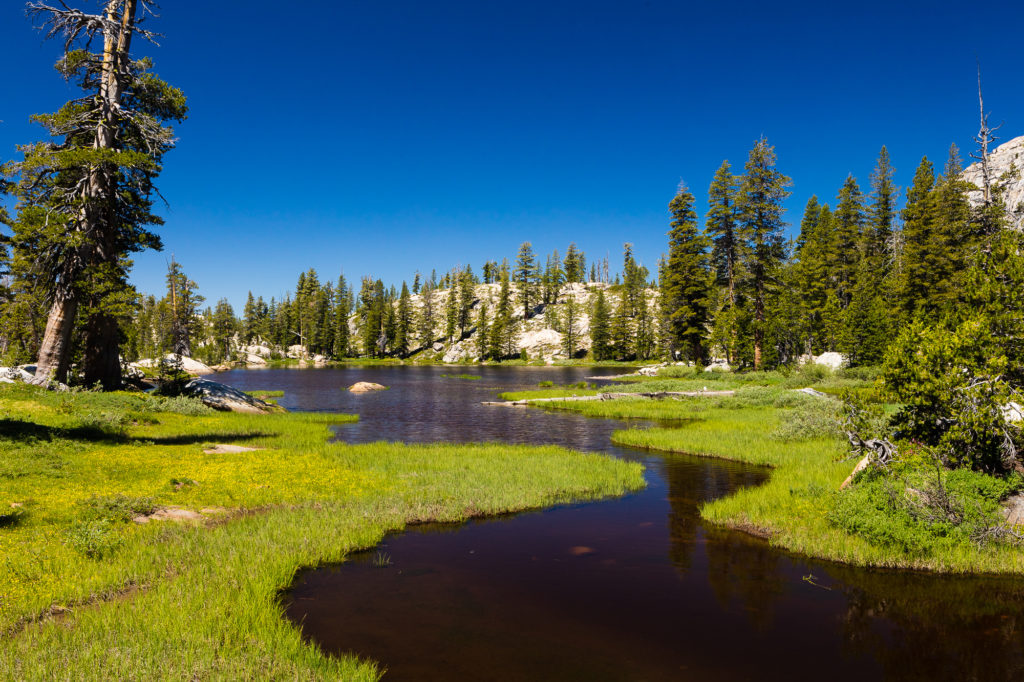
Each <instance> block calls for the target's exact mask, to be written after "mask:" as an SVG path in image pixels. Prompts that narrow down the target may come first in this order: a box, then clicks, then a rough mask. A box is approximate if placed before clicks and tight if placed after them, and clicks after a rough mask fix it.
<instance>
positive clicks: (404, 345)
mask: <svg viewBox="0 0 1024 682" xmlns="http://www.w3.org/2000/svg"><path fill="white" fill-rule="evenodd" d="M411 331H412V303H411V300H410V298H409V287H408V286H406V284H405V282H402V293H401V295H400V296H399V297H398V313H397V320H396V328H395V353H397V354H398V356H399V357H403V358H404V357H406V356H407V355H409V337H410V336H411Z"/></svg>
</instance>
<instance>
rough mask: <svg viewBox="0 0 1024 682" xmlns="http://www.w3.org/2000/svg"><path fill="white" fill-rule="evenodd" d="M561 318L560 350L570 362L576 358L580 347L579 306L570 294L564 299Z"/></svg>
mask: <svg viewBox="0 0 1024 682" xmlns="http://www.w3.org/2000/svg"><path fill="white" fill-rule="evenodd" d="M561 317H562V320H561V323H562V324H561V326H562V350H563V351H564V352H565V357H566V358H568V359H570V360H571V359H572V358H574V357H576V351H577V350H579V345H580V306H579V304H578V303H576V298H575V297H574V296H572V295H571V294H570V295H568V296H566V297H565V303H564V304H562V316H561Z"/></svg>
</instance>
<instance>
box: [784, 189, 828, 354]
mask: <svg viewBox="0 0 1024 682" xmlns="http://www.w3.org/2000/svg"><path fill="white" fill-rule="evenodd" d="M831 230H832V212H831V211H830V210H829V207H828V204H825V205H824V206H821V205H820V204H819V203H818V197H816V196H813V197H811V198H810V199H809V200H808V202H807V206H806V207H805V208H804V217H803V220H801V221H800V236H799V237H798V238H797V246H796V253H795V254H794V255H795V257H796V263H795V264H794V270H793V280H794V281H793V284H794V285H795V286H796V288H797V289H798V290H799V292H800V299H799V309H800V315H799V331H800V333H801V336H802V337H803V345H804V349H803V352H808V353H815V352H819V353H820V352H821V351H823V350H829V349H827V348H825V347H824V345H823V343H822V339H823V338H824V333H823V330H822V319H823V313H824V309H825V301H826V299H827V292H828V287H827V284H828V255H829V247H830V242H831Z"/></svg>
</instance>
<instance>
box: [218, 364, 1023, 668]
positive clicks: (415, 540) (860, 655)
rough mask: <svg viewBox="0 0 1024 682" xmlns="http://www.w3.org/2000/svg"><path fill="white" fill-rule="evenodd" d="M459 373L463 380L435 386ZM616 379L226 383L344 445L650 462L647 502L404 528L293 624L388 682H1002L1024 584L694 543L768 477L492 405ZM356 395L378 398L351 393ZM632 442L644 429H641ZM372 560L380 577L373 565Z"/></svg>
mask: <svg viewBox="0 0 1024 682" xmlns="http://www.w3.org/2000/svg"><path fill="white" fill-rule="evenodd" d="M460 372H471V373H472V374H474V375H479V376H481V377H482V378H481V379H479V380H463V379H453V378H444V377H442V376H441V375H443V374H457V373H460ZM614 373H617V370H615V369H594V368H589V369H588V368H575V367H574V368H546V367H471V368H463V367H409V366H383V367H346V368H330V369H305V370H298V369H267V370H236V371H232V372H228V373H225V374H220V375H218V376H217V377H216V379H217V380H218V381H223V382H224V383H227V384H230V385H232V386H236V387H238V388H241V389H243V390H250V389H283V390H284V392H285V395H284V397H283V398H281V399H280V401H279V402H280V403H281V405H283V406H284V407H286V408H288V409H289V410H315V411H329V412H348V413H356V414H358V415H359V419H360V421H359V422H358V423H356V424H346V425H341V426H338V427H335V430H336V432H337V437H338V439H339V440H342V441H344V442H348V443H365V442H373V441H378V440H388V441H404V442H434V441H449V442H476V441H501V442H508V443H532V444H557V445H563V446H567V447H571V448H575V449H579V450H587V451H592V452H604V453H608V454H610V455H613V456H615V457H621V458H623V459H628V460H633V461H639V462H642V463H643V464H644V465H645V467H646V479H647V487H646V489H644V490H642V491H639V492H637V493H633V494H630V495H626V496H625V497H621V498H616V499H609V500H604V501H598V502H588V503H583V504H572V505H564V506H559V507H555V508H552V509H546V510H543V511H536V512H526V513H521V514H515V515H510V516H504V517H499V518H493V519H484V520H476V521H470V522H468V523H464V524H457V525H441V524H427V525H420V526H413V527H410V528H409V529H407V530H406V531H403V532H401V533H398V534H394V535H390V536H388V537H386V538H385V539H384V541H383V542H382V543H381V544H380V545H378V546H377V547H374V548H373V549H371V550H369V551H366V552H362V553H359V554H355V555H352V556H350V557H349V560H348V561H346V562H345V563H342V564H340V565H336V566H330V567H322V568H317V569H314V570H306V571H303V572H300V574H299V576H298V577H297V579H296V581H295V584H294V585H293V586H292V589H291V590H290V591H289V592H288V593H287V594H286V595H285V599H286V610H287V615H288V617H289V618H291V619H292V620H293V621H294V622H295V623H296V624H297V625H298V626H299V627H300V628H301V630H302V632H303V635H304V636H305V637H307V638H308V639H310V640H312V641H314V642H316V643H317V644H318V645H319V646H320V647H322V648H323V649H324V650H325V651H327V652H329V653H334V654H344V653H350V652H351V653H355V654H357V655H358V656H360V657H364V658H369V659H372V660H375V661H377V662H379V663H380V665H381V667H382V668H383V669H385V670H386V671H387V674H386V675H385V680H454V679H465V680H811V679H829V680H847V679H849V680H858V681H859V682H863V681H864V680H875V679H885V680H922V681H923V680H929V681H934V680H984V681H989V680H1011V679H1018V680H1019V679H1020V676H1021V674H1022V673H1024V580H1020V579H1015V578H1014V579H1011V578H997V577H969V578H965V577H952V576H938V575H932V574H922V573H914V572H909V571H883V570H867V569H858V568H853V567H849V566H844V565H839V564H833V563H828V562H820V561H815V560H809V559H806V558H804V557H800V556H795V555H792V554H789V553H787V552H784V551H780V550H777V549H774V548H772V547H770V546H769V545H768V543H767V542H765V541H763V540H760V539H758V538H754V537H751V536H748V535H746V534H744V533H740V532H735V531H729V530H725V529H722V528H718V527H715V526H712V525H710V524H707V523H704V522H703V521H702V520H701V518H700V514H699V506H700V504H701V503H702V502H704V501H706V500H712V499H715V498H717V497H721V496H723V495H728V494H730V493H731V492H733V491H735V490H737V489H738V488H741V487H743V486H749V485H757V484H759V483H760V482H762V481H764V480H765V478H766V477H767V476H768V475H769V472H768V471H767V470H766V469H763V468H760V467H754V466H748V465H743V464H737V463H733V462H728V461H724V460H716V459H708V458H698V457H691V456H683V455H661V454H652V453H649V452H641V451H634V450H629V449H626V448H619V447H616V446H613V445H612V444H611V442H610V436H611V434H612V432H613V431H614V430H616V429H620V428H624V427H627V426H629V424H627V423H625V422H621V421H613V420H604V419H591V418H587V417H583V416H579V415H575V414H569V413H552V412H547V411H543V410H540V409H537V408H505V407H489V406H485V405H482V404H481V403H482V402H483V401H486V400H495V399H496V397H495V396H496V395H497V394H498V393H499V392H500V391H504V390H522V389H527V388H535V387H536V386H537V383H538V382H540V381H545V380H547V381H553V382H555V383H556V384H565V383H570V382H577V381H581V380H582V379H583V378H584V377H586V376H594V375H602V374H614ZM356 381H373V382H377V383H381V384H384V385H386V386H389V387H390V390H388V391H382V392H376V393H369V394H352V393H349V392H348V391H346V390H344V389H345V387H347V386H349V385H351V384H353V383H355V382H356ZM637 425H638V426H643V424H637ZM382 559H388V560H390V564H389V565H387V566H386V567H382V566H381V565H380V564H382V563H384V561H382Z"/></svg>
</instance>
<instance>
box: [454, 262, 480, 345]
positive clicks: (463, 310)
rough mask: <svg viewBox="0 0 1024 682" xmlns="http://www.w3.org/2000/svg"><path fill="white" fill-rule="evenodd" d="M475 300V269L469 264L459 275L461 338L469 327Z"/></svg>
mask: <svg viewBox="0 0 1024 682" xmlns="http://www.w3.org/2000/svg"><path fill="white" fill-rule="evenodd" d="M475 300H476V287H475V286H474V285H473V271H472V270H471V269H470V268H469V266H467V267H466V269H465V270H464V271H463V272H462V274H461V275H460V276H459V310H458V315H457V317H458V327H459V338H460V339H461V338H463V337H464V336H465V335H466V330H467V329H468V328H469V325H470V321H471V320H470V317H471V314H470V311H471V309H472V307H473V302H474V301H475Z"/></svg>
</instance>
